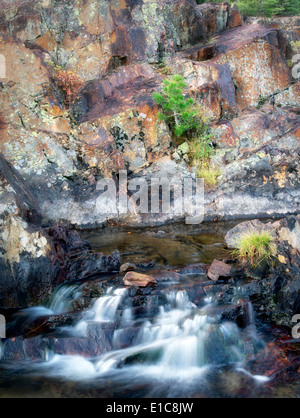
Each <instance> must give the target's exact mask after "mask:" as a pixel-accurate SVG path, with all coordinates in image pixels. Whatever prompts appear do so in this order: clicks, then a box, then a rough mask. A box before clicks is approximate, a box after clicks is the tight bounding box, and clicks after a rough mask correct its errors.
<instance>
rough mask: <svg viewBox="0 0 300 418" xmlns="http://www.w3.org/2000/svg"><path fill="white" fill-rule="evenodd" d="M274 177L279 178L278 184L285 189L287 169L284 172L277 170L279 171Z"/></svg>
mask: <svg viewBox="0 0 300 418" xmlns="http://www.w3.org/2000/svg"><path fill="white" fill-rule="evenodd" d="M274 178H275V179H276V180H277V183H278V186H279V187H280V188H281V189H283V188H284V187H285V184H286V181H287V175H286V169H284V170H283V171H282V172H280V171H277V173H275V174H274Z"/></svg>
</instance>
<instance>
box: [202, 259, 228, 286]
mask: <svg viewBox="0 0 300 418" xmlns="http://www.w3.org/2000/svg"><path fill="white" fill-rule="evenodd" d="M230 275H231V267H230V266H229V265H228V264H226V263H223V261H218V260H214V262H213V263H212V265H211V266H210V268H209V270H208V273H207V276H208V277H209V278H210V279H211V280H213V281H214V282H217V281H218V280H219V279H222V278H228V277H230Z"/></svg>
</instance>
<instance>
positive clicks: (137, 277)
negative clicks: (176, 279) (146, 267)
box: [123, 271, 157, 287]
mask: <svg viewBox="0 0 300 418" xmlns="http://www.w3.org/2000/svg"><path fill="white" fill-rule="evenodd" d="M123 283H124V284H125V286H138V287H147V286H152V285H154V284H156V283H157V282H156V279H155V278H154V277H152V276H148V275H147V274H141V273H136V272H135V271H129V272H128V273H126V275H125V277H124V279H123Z"/></svg>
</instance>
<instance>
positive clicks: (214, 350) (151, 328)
mask: <svg viewBox="0 0 300 418" xmlns="http://www.w3.org/2000/svg"><path fill="white" fill-rule="evenodd" d="M66 294H68V295H69V294H71V292H70V293H65V295H66ZM129 300H130V299H129V298H127V289H124V288H122V289H116V290H113V289H112V288H110V289H108V290H107V291H106V294H105V295H104V296H102V297H100V298H99V299H97V300H96V302H95V303H94V304H93V306H92V307H91V308H90V309H88V310H87V311H86V313H85V315H84V318H83V320H81V321H80V322H78V324H77V325H75V326H74V327H68V330H69V332H70V334H71V335H72V336H76V337H85V338H87V336H88V327H89V324H93V323H95V322H96V323H97V322H99V323H104V324H105V323H106V324H109V323H111V324H116V323H117V322H118V323H119V326H118V328H117V329H116V330H115V331H114V334H113V338H112V344H113V346H114V347H116V348H117V349H114V350H111V351H109V352H107V353H105V354H103V355H101V356H100V357H98V358H93V359H87V358H83V357H81V356H65V355H54V357H53V358H52V359H51V360H50V361H48V362H46V363H44V364H43V371H44V373H46V374H49V375H51V376H58V377H60V378H62V379H66V380H69V379H72V380H81V379H96V378H107V377H108V376H110V378H112V379H117V380H118V379H119V380H120V379H121V380H122V379H123V380H124V381H126V382H127V383H126V384H128V382H129V384H132V385H133V384H138V383H139V381H145V382H146V381H151V382H155V381H157V382H167V381H168V380H169V379H175V380H177V381H181V382H183V383H184V384H186V385H188V384H189V385H190V384H192V382H193V379H196V380H195V381H197V382H199V379H200V380H201V381H202V380H203V381H204V380H205V376H206V375H207V373H208V370H210V369H211V368H213V367H219V366H220V365H221V366H222V365H230V366H231V367H233V368H235V370H236V372H237V373H245V374H247V376H249V378H251V379H252V380H253V381H257V382H258V383H264V382H267V381H268V378H266V377H264V376H252V375H251V374H250V373H249V372H247V371H246V369H245V368H244V362H245V356H244V354H243V344H242V343H241V341H242V338H241V331H240V329H239V328H238V326H237V325H236V324H235V323H231V322H223V323H219V322H218V321H217V320H216V318H214V317H210V316H209V315H210V314H209V312H210V310H211V308H212V307H213V305H211V300H208V301H207V302H208V304H207V305H206V306H205V307H204V308H202V309H198V308H197V307H196V306H195V305H194V304H193V303H191V301H190V299H189V295H188V292H187V291H185V290H179V291H170V292H168V293H166V301H167V302H166V303H164V304H162V305H161V306H159V313H158V314H157V315H155V316H154V317H148V318H147V317H145V318H144V319H141V318H138V319H135V317H134V313H133V312H134V311H133V309H132V307H130V306H129ZM123 306H124V309H123ZM250 311H251V307H250ZM250 313H251V312H250ZM106 326H107V325H106ZM130 330H134V332H132V334H130V332H131V331H130ZM250 331H251V329H250ZM250 331H249V332H250ZM251 332H252V331H251ZM130 335H132V336H131V337H130ZM128 336H129V337H128ZM127 337H128V338H127ZM124 341H125V343H124ZM120 347H124V348H120ZM138 379H139V381H138ZM119 380H118V381H119ZM123 380H122V381H123Z"/></svg>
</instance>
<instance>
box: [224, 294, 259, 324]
mask: <svg viewBox="0 0 300 418" xmlns="http://www.w3.org/2000/svg"><path fill="white" fill-rule="evenodd" d="M221 310H222V313H221V319H222V320H225V321H232V322H235V323H236V324H237V325H238V326H239V327H240V328H246V327H248V326H249V325H252V324H253V322H254V317H253V308H252V307H251V302H249V301H248V300H244V299H243V300H239V302H238V303H237V304H235V305H227V306H224V307H222V309H221Z"/></svg>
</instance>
